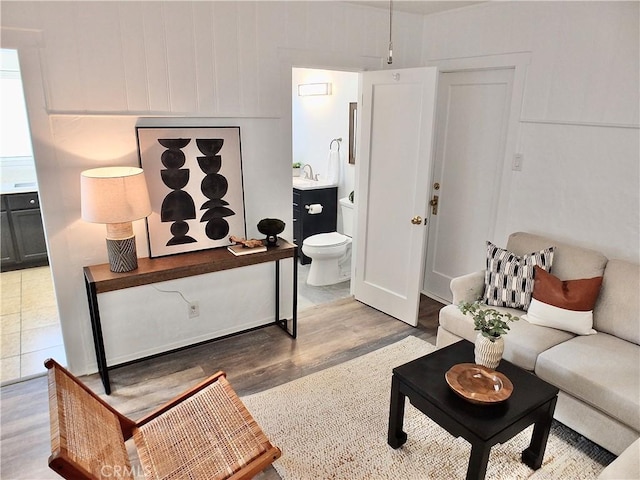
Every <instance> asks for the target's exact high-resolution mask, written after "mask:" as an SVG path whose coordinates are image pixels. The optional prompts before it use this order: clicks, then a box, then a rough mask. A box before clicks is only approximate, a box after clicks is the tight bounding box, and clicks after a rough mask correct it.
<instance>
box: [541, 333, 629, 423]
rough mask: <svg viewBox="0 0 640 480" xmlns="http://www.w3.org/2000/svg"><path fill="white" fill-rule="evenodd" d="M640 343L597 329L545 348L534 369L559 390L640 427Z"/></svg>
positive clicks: (621, 420) (622, 420) (623, 421)
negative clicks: (600, 331)
mask: <svg viewBox="0 0 640 480" xmlns="http://www.w3.org/2000/svg"><path fill="white" fill-rule="evenodd" d="M639 364H640V347H638V345H636V344H634V343H631V342H627V341H625V340H622V339H620V338H617V337H614V336H612V335H608V334H606V333H598V335H590V336H579V337H575V338H572V339H571V340H567V341H566V342H563V343H561V344H559V345H556V346H555V347H552V348H550V349H549V350H547V351H545V352H542V353H541V354H540V356H539V357H538V361H537V363H536V368H535V373H536V375H538V376H539V377H540V378H542V379H543V380H546V381H547V382H549V383H552V384H553V385H555V386H556V387H558V388H559V389H560V390H563V391H564V392H566V393H568V394H569V395H572V396H574V397H576V398H577V399H579V400H581V401H583V402H585V403H587V404H589V405H591V406H593V407H595V408H597V409H599V410H601V411H603V412H605V413H607V414H608V415H610V416H611V417H613V418H615V419H617V420H619V421H620V422H622V423H624V424H626V425H629V426H630V427H632V428H634V429H635V430H640V378H639V377H638V365H639Z"/></svg>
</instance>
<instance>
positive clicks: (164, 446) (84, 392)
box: [45, 359, 280, 480]
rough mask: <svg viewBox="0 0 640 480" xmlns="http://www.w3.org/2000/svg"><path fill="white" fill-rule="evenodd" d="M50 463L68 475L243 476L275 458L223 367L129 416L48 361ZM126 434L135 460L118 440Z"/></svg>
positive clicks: (275, 450)
mask: <svg viewBox="0 0 640 480" xmlns="http://www.w3.org/2000/svg"><path fill="white" fill-rule="evenodd" d="M45 366H46V367H47V369H48V376H49V413H50V420H51V456H50V457H49V467H51V468H52V469H53V470H55V471H56V472H57V473H58V474H59V475H61V476H62V477H64V478H66V479H67V480H71V479H109V480H113V479H115V478H121V479H133V478H134V477H142V476H144V477H145V478H147V479H179V478H188V479H205V480H213V479H222V478H231V479H245V478H251V477H253V476H254V475H256V474H257V473H259V472H261V471H262V470H264V469H265V468H266V467H267V466H269V465H270V464H271V463H273V461H274V460H276V459H277V458H279V457H280V449H278V448H277V447H274V446H273V445H271V443H270V442H269V440H268V439H267V437H266V435H265V434H264V432H263V431H262V429H261V428H260V426H259V425H258V424H257V423H256V422H255V420H254V419H253V418H252V416H251V414H250V413H249V411H248V410H247V409H246V407H245V406H244V404H243V403H242V401H241V400H240V399H239V398H238V396H237V395H236V393H235V392H234V391H233V389H232V388H231V385H230V384H229V382H228V381H227V379H226V378H225V374H224V373H223V372H218V373H216V374H215V375H213V376H212V377H209V378H208V379H206V380H204V381H203V382H201V383H200V384H199V385H197V386H195V387H193V388H192V389H190V390H188V391H187V392H185V393H183V394H182V395H180V396H178V397H177V398H175V399H174V400H172V401H170V402H169V403H167V404H165V405H164V406H162V407H160V408H159V409H157V410H156V411H154V412H152V413H151V414H149V415H147V416H146V417H144V418H142V419H141V420H139V421H138V422H134V421H133V420H130V419H129V418H127V417H125V416H124V415H122V414H121V413H119V412H118V411H116V410H115V409H114V408H113V407H111V406H110V405H109V404H108V403H106V402H105V401H103V400H102V399H101V398H99V397H98V396H97V395H96V394H95V393H93V392H92V391H91V390H89V389H88V388H87V387H86V386H85V385H83V384H82V383H81V382H80V381H79V380H78V379H77V378H76V377H74V376H73V375H72V374H71V373H70V372H69V371H67V370H66V369H65V368H63V367H62V366H60V365H59V364H58V363H57V362H55V361H54V360H51V359H49V360H47V361H46V362H45ZM131 437H133V439H134V442H135V446H136V448H137V450H138V457H139V459H140V465H139V466H136V467H135V468H133V467H132V466H131V462H130V459H129V455H128V453H127V448H126V446H125V441H126V440H128V439H130V438H131Z"/></svg>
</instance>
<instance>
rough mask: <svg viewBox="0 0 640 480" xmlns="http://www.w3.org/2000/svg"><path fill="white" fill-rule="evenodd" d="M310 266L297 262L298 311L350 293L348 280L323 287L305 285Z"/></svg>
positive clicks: (344, 296)
mask: <svg viewBox="0 0 640 480" xmlns="http://www.w3.org/2000/svg"><path fill="white" fill-rule="evenodd" d="M310 267H311V264H309V265H300V264H298V311H301V310H304V309H305V308H309V307H313V306H315V305H321V304H323V303H329V302H332V301H334V300H338V299H340V298H346V297H349V296H350V295H351V293H350V291H349V290H350V285H351V282H350V281H349V280H347V281H346V282H340V283H336V284H335V285H327V286H324V287H313V286H311V285H307V276H308V275H309V268H310Z"/></svg>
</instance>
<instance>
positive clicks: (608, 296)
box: [593, 260, 640, 345]
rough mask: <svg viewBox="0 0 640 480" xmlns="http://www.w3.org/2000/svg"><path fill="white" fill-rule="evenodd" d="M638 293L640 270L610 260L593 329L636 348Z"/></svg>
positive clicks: (639, 320)
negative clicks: (630, 343)
mask: <svg viewBox="0 0 640 480" xmlns="http://www.w3.org/2000/svg"><path fill="white" fill-rule="evenodd" d="M638 292H640V266H639V265H638V264H637V263H630V262H625V261H623V260H610V261H609V263H607V268H606V269H605V272H604V278H603V280H602V290H601V291H600V296H599V298H598V302H597V303H596V307H595V309H594V311H593V326H594V328H595V329H596V330H597V331H598V332H605V333H609V334H611V335H614V336H616V337H620V338H622V339H624V340H628V341H629V342H633V343H635V344H638V345H640V299H639V298H638Z"/></svg>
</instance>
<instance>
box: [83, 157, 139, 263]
mask: <svg viewBox="0 0 640 480" xmlns="http://www.w3.org/2000/svg"><path fill="white" fill-rule="evenodd" d="M80 198H81V209H82V219H83V220H85V221H87V222H92V223H104V224H106V225H107V253H108V255H109V267H110V269H111V271H112V272H129V271H131V270H135V269H136V268H138V255H137V252H136V239H135V236H134V234H133V225H132V224H131V222H132V221H133V220H139V219H141V218H145V217H148V216H149V215H151V203H150V201H149V192H148V191H147V183H146V182H145V179H144V172H143V171H142V169H141V168H136V167H104V168H93V169H91V170H85V171H84V172H82V173H81V174H80Z"/></svg>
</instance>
